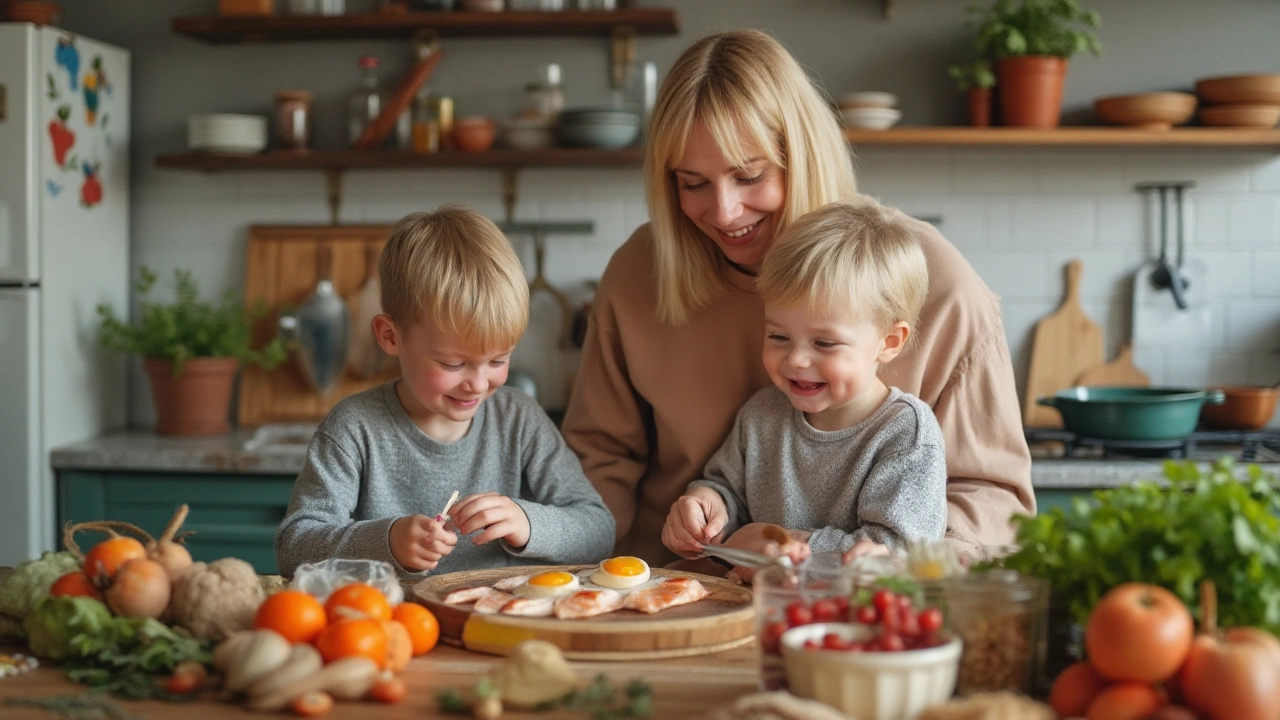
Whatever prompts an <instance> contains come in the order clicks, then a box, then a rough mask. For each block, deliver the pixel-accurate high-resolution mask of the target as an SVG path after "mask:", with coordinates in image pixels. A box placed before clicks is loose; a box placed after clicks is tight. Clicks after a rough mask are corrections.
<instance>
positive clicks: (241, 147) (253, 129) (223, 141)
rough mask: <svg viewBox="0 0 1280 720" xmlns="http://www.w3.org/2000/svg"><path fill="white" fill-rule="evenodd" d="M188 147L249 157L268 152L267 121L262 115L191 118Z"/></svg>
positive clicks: (214, 115)
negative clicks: (264, 151) (253, 154)
mask: <svg viewBox="0 0 1280 720" xmlns="http://www.w3.org/2000/svg"><path fill="white" fill-rule="evenodd" d="M187 147H188V148H189V149H191V150H196V151H200V152H215V153H232V154H241V155H248V154H252V153H259V152H262V151H263V150H266V149H267V118H265V117H263V116H261V115H231V114H226V113H222V114H212V115H192V116H191V117H189V118H187Z"/></svg>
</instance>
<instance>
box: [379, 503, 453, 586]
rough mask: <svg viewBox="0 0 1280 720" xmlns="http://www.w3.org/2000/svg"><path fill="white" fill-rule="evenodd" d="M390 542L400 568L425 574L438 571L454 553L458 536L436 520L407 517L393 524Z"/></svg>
mask: <svg viewBox="0 0 1280 720" xmlns="http://www.w3.org/2000/svg"><path fill="white" fill-rule="evenodd" d="M387 542H388V543H389V544H390V545H391V555H392V557H394V558H395V559H396V562H398V563H400V567H402V568H404V569H405V570H408V571H410V572H422V571H423V570H435V569H436V566H437V565H439V564H440V559H441V558H443V557H444V556H445V555H448V554H449V553H451V552H453V546H454V545H456V544H457V543H458V536H457V535H455V534H454V533H452V532H450V531H449V530H447V529H445V524H444V523H442V522H440V521H439V520H436V519H435V518H429V517H427V516H426V515H406V516H405V517H402V518H399V519H397V520H396V521H395V522H393V523H391V531H390V534H389V537H388V538H387Z"/></svg>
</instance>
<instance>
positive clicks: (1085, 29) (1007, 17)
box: [966, 0, 1102, 60]
mask: <svg viewBox="0 0 1280 720" xmlns="http://www.w3.org/2000/svg"><path fill="white" fill-rule="evenodd" d="M966 12H968V13H969V14H970V15H971V16H972V17H971V23H970V25H971V26H972V27H973V29H974V40H973V44H974V47H975V48H976V49H977V51H978V55H979V56H980V57H983V58H987V59H991V60H998V59H1000V58H1007V57H1020V56H1024V55H1051V56H1056V57H1062V58H1069V57H1071V56H1072V55H1075V54H1076V53H1083V52H1087V53H1092V54H1093V55H1101V54H1102V45H1101V44H1100V43H1099V42H1098V38H1097V36H1096V35H1095V34H1094V33H1093V31H1094V30H1095V29H1097V27H1098V25H1099V24H1100V21H1101V18H1100V17H1099V16H1098V13H1097V12H1096V11H1094V10H1085V9H1084V8H1083V7H1081V6H1080V4H1079V3H1078V2H1076V0H993V2H992V3H991V4H990V5H988V6H985V7H984V6H982V5H971V6H969V7H968V8H966Z"/></svg>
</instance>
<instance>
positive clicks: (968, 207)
mask: <svg viewBox="0 0 1280 720" xmlns="http://www.w3.org/2000/svg"><path fill="white" fill-rule="evenodd" d="M930 214H932V213H930ZM937 215H938V216H939V217H941V218H942V222H941V224H940V225H939V226H938V229H939V230H940V231H941V232H942V235H943V237H945V238H947V239H948V240H950V241H951V243H952V244H953V245H955V246H956V247H958V248H960V251H961V252H968V251H970V250H981V249H983V248H985V247H986V246H987V208H986V203H984V202H983V200H982V198H978V197H968V196H956V197H952V198H948V199H945V200H943V201H942V203H941V204H940V205H939V207H938V213H937Z"/></svg>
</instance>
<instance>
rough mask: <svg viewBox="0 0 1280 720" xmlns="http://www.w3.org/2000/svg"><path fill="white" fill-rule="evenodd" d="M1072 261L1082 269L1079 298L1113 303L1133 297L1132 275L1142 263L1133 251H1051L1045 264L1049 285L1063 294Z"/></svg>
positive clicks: (1127, 300)
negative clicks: (1114, 300) (1069, 264)
mask: <svg viewBox="0 0 1280 720" xmlns="http://www.w3.org/2000/svg"><path fill="white" fill-rule="evenodd" d="M1072 260H1079V261H1080V262H1081V264H1082V265H1083V270H1082V272H1081V274H1080V297H1081V298H1082V299H1084V300H1088V301H1097V300H1105V301H1107V302H1110V301H1112V300H1113V299H1115V298H1123V299H1124V300H1125V302H1126V303H1127V302H1129V301H1130V300H1132V297H1133V274H1134V272H1135V271H1136V270H1137V268H1138V266H1139V265H1141V263H1142V258H1141V257H1140V256H1139V254H1138V253H1137V251H1135V250H1089V251H1084V252H1070V251H1063V250H1056V249H1051V250H1050V251H1049V252H1046V253H1045V262H1046V266H1047V267H1048V272H1049V277H1050V279H1051V281H1052V282H1057V283H1059V286H1060V287H1062V288H1063V293H1064V294H1065V292H1066V267H1067V264H1068V263H1070V262H1071V261H1072Z"/></svg>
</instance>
